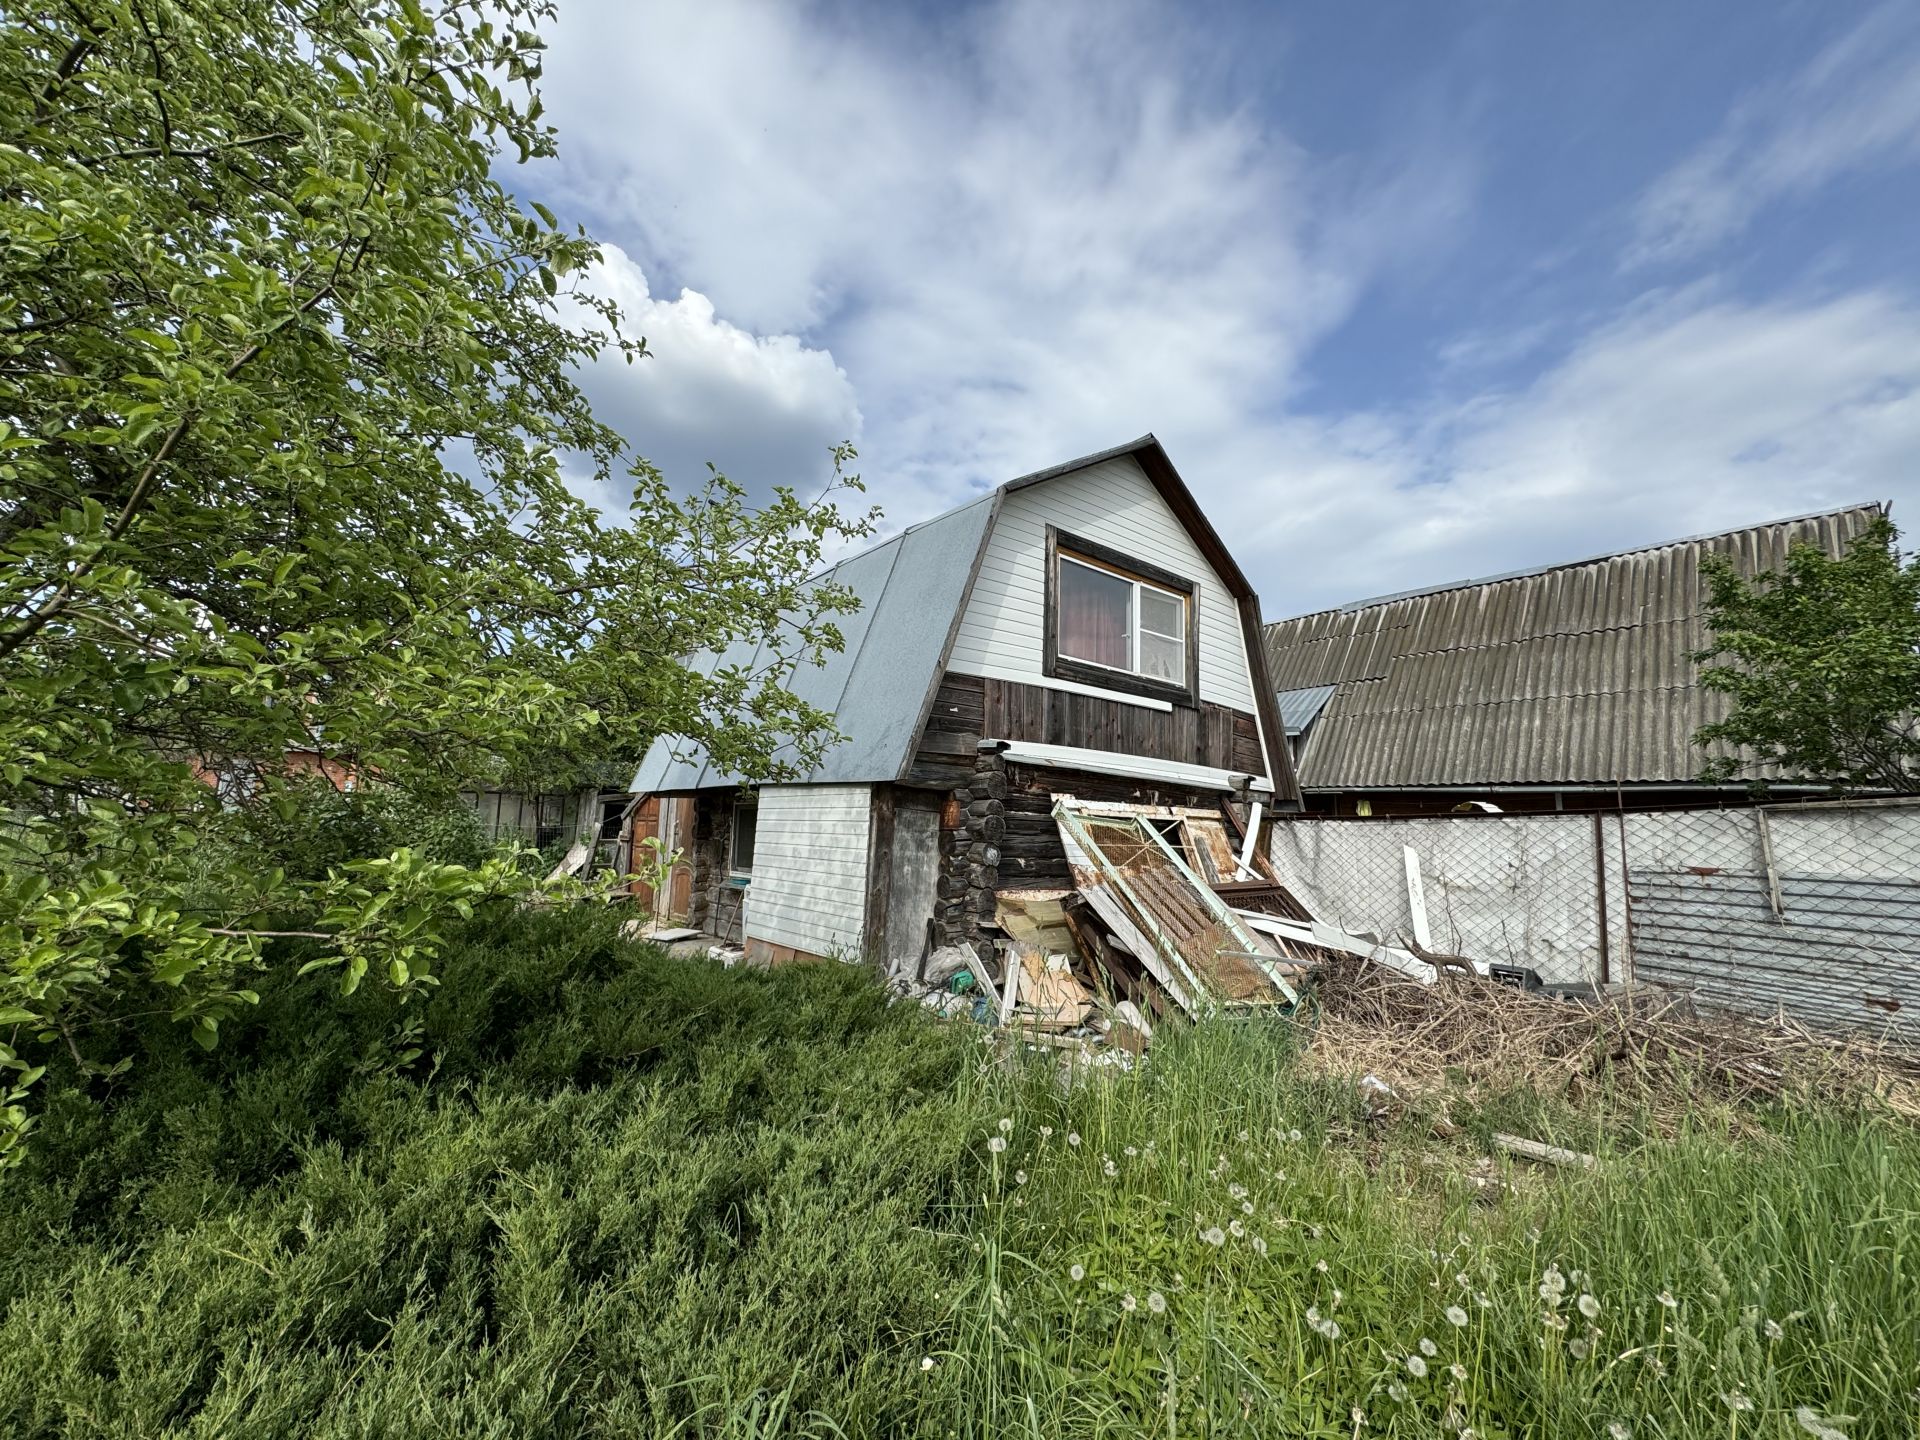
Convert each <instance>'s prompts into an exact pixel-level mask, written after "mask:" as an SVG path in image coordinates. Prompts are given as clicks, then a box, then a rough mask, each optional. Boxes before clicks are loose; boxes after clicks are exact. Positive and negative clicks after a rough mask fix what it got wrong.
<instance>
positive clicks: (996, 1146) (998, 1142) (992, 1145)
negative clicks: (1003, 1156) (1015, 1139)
mask: <svg viewBox="0 0 1920 1440" xmlns="http://www.w3.org/2000/svg"><path fill="white" fill-rule="evenodd" d="M1006 1148H1007V1139H1006V1136H1004V1135H996V1136H994V1137H993V1138H992V1139H991V1140H989V1141H987V1149H989V1150H991V1151H992V1152H993V1153H994V1154H996V1155H998V1154H999V1153H1000V1152H1001V1151H1002V1150H1005V1149H1006Z"/></svg>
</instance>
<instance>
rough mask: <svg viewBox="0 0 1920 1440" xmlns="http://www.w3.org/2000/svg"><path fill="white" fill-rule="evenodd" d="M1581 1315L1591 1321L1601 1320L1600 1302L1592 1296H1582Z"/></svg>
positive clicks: (1580, 1300)
mask: <svg viewBox="0 0 1920 1440" xmlns="http://www.w3.org/2000/svg"><path fill="white" fill-rule="evenodd" d="M1578 1303H1579V1306H1580V1313H1581V1314H1582V1315H1584V1316H1586V1317H1587V1319H1589V1320H1597V1319H1599V1318H1600V1302H1599V1301H1598V1300H1596V1299H1595V1298H1594V1297H1593V1296H1591V1295H1582V1296H1581V1297H1580V1299H1579V1302H1578Z"/></svg>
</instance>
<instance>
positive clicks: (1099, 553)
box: [1041, 525, 1200, 708]
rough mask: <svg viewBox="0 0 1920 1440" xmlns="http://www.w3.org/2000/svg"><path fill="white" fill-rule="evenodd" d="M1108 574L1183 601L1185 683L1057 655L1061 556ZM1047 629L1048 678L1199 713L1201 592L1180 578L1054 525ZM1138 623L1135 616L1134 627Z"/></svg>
mask: <svg viewBox="0 0 1920 1440" xmlns="http://www.w3.org/2000/svg"><path fill="white" fill-rule="evenodd" d="M1063 556H1064V557H1067V558H1069V559H1072V560H1075V561H1078V562H1080V563H1082V564H1086V565H1090V566H1092V568H1094V569H1096V570H1107V571H1110V572H1111V573H1113V574H1115V575H1118V576H1119V577H1120V578H1121V579H1123V580H1132V581H1134V582H1135V583H1136V584H1143V585H1150V586H1152V587H1153V588H1155V589H1157V590H1164V591H1167V592H1168V593H1170V594H1174V595H1178V596H1180V597H1181V598H1182V600H1183V601H1184V602H1185V610H1186V634H1185V636H1184V637H1183V638H1184V641H1185V644H1186V671H1187V673H1186V679H1185V681H1184V683H1181V682H1175V681H1170V680H1160V679H1156V678H1154V677H1153V676H1150V675H1142V674H1140V673H1139V672H1138V671H1135V670H1119V669H1115V668H1114V667H1112V666H1110V665H1100V664H1097V663H1095V662H1094V661H1091V660H1076V659H1074V658H1073V657H1072V656H1070V655H1062V654H1061V653H1060V562H1061V559H1062V557H1063ZM1046 563H1047V575H1046V628H1045V639H1044V641H1043V653H1042V656H1041V670H1042V672H1043V673H1044V674H1045V675H1047V676H1048V677H1049V678H1050V679H1054V680H1070V681H1072V682H1074V683H1075V684H1079V685H1092V686H1094V687H1096V688H1098V689H1101V690H1112V691H1114V692H1116V693H1117V694H1122V695H1144V696H1147V697H1148V698H1150V699H1154V700H1166V701H1169V702H1171V703H1173V704H1175V705H1185V706H1189V707H1193V708H1198V706H1199V704H1200V635H1199V629H1200V625H1199V619H1200V587H1199V586H1198V585H1197V584H1195V583H1194V582H1193V581H1192V580H1189V579H1188V578H1187V577H1186V576H1184V575H1176V574H1174V573H1173V572H1172V571H1171V570H1163V569H1161V568H1160V567H1159V566H1158V565H1150V564H1148V563H1147V562H1146V561H1145V560H1136V559H1135V558H1134V557H1133V556H1131V555H1128V554H1126V553H1124V552H1123V551H1119V550H1116V549H1114V548H1113V547H1112V546H1111V545H1102V544H1101V543H1100V542H1099V541H1098V540H1089V539H1087V538H1086V537H1085V536H1081V535H1073V534H1069V533H1068V532H1067V531H1065V530H1062V529H1060V528H1059V527H1058V526H1054V525H1049V526H1047V562H1046ZM1139 623H1140V621H1139V616H1138V615H1135V616H1134V617H1133V624H1135V625H1136V626H1137V625H1138V624H1139Z"/></svg>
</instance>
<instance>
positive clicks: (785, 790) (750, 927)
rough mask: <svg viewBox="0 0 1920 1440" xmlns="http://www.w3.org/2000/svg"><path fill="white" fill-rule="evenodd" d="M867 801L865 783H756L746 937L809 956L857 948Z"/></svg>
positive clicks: (864, 877)
mask: <svg viewBox="0 0 1920 1440" xmlns="http://www.w3.org/2000/svg"><path fill="white" fill-rule="evenodd" d="M871 805H872V787H871V786H867V785H767V786H763V787H762V788H761V791H760V823H759V827H758V828H757V830H756V831H755V833H754V843H753V880H752V883H751V884H750V885H749V886H748V887H747V913H746V934H747V938H748V939H750V940H766V941H770V942H771V943H773V944H775V945H791V946H792V947H793V948H794V949H796V950H805V951H807V952H809V953H810V954H814V955H836V954H838V953H840V952H842V951H844V952H847V953H848V954H855V953H857V952H858V951H859V950H860V946H861V931H862V928H863V925H864V921H865V917H866V909H867V826H868V813H869V810H870V808H871Z"/></svg>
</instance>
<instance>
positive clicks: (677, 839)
mask: <svg viewBox="0 0 1920 1440" xmlns="http://www.w3.org/2000/svg"><path fill="white" fill-rule="evenodd" d="M661 824H662V826H663V827H664V828H663V831H662V834H661V838H662V839H663V840H665V841H666V846H667V853H669V854H672V853H673V852H674V851H675V850H678V851H679V852H680V859H679V860H678V861H677V862H676V863H675V865H674V867H673V869H672V871H671V872H670V873H669V874H668V877H667V900H666V910H665V912H664V914H663V915H662V917H661V918H663V919H666V920H671V921H673V923H674V924H676V925H684V924H686V923H687V916H688V914H689V913H690V912H691V911H692V909H693V797H692V796H691V795H676V796H674V797H673V799H671V800H669V801H667V802H666V807H665V809H664V811H663V812H662V815H661Z"/></svg>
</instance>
